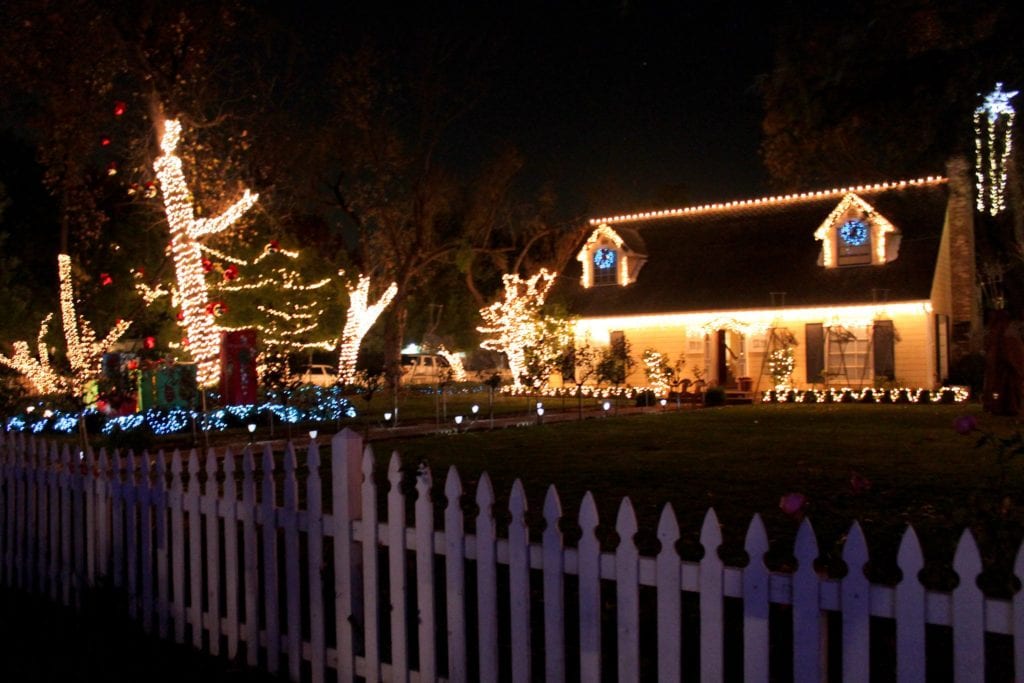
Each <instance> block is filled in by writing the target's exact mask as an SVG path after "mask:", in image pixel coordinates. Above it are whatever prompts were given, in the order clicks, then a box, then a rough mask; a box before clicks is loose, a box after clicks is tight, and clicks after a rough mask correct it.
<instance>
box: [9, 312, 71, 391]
mask: <svg viewBox="0 0 1024 683" xmlns="http://www.w3.org/2000/svg"><path fill="white" fill-rule="evenodd" d="M52 319H53V314H52V313H51V314H50V315H48V316H46V317H45V318H43V322H42V323H40V324H39V334H38V336H37V337H36V351H37V354H38V357H33V355H32V352H31V350H30V349H29V345H28V342H26V341H16V342H14V354H13V355H12V356H9V357H8V356H5V355H4V354H2V353H0V364H2V365H6V366H7V367H9V368H11V369H12V370H14V371H15V372H19V373H21V374H22V376H24V377H25V379H27V380H28V382H29V383H30V384H31V385H32V387H33V389H35V391H36V392H37V393H40V394H55V393H57V392H59V391H61V389H62V388H63V384H64V382H63V380H62V379H61V377H60V376H59V375H58V374H57V373H56V372H54V371H53V367H52V366H51V365H50V352H49V351H48V350H47V348H46V342H45V341H44V340H43V338H44V337H45V336H46V332H47V328H48V327H49V325H50V321H51V320H52Z"/></svg>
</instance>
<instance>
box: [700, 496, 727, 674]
mask: <svg viewBox="0 0 1024 683" xmlns="http://www.w3.org/2000/svg"><path fill="white" fill-rule="evenodd" d="M700 544H701V546H702V547H703V548H704V557H703V558H702V559H701V561H700V614H701V620H700V622H701V623H700V678H701V681H702V682H703V683H713V682H714V681H721V680H723V678H724V677H725V673H724V671H723V666H724V664H725V650H724V645H725V643H724V633H725V614H724V607H723V604H722V596H723V592H722V583H723V578H722V570H723V566H722V560H721V558H720V557H719V556H718V548H719V546H721V545H722V529H721V527H720V526H719V524H718V516H717V515H716V514H715V511H714V509H713V508H709V509H708V511H707V513H706V514H705V515H704V525H703V526H702V527H701V531H700Z"/></svg>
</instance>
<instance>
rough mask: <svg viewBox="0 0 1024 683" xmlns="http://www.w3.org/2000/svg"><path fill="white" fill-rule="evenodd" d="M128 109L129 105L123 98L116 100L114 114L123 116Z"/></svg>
mask: <svg viewBox="0 0 1024 683" xmlns="http://www.w3.org/2000/svg"><path fill="white" fill-rule="evenodd" d="M126 111H128V105H127V104H125V103H124V102H122V101H121V100H118V101H117V102H114V116H121V115H123V114H124V113H125V112H126Z"/></svg>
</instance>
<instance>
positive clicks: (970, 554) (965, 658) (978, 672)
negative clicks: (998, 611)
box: [953, 529, 985, 683]
mask: <svg viewBox="0 0 1024 683" xmlns="http://www.w3.org/2000/svg"><path fill="white" fill-rule="evenodd" d="M953 571H955V572H956V573H957V576H959V577H960V583H959V584H957V587H956V588H954V589H953V679H954V680H955V681H957V683H969V682H971V681H984V680H985V657H984V651H985V620H984V614H985V612H984V600H985V598H984V596H983V595H982V593H981V589H980V588H978V584H977V578H978V575H979V574H981V555H980V553H979V552H978V546H977V544H975V542H974V536H973V535H972V534H971V531H970V529H965V530H964V532H963V534H961V536H960V542H959V543H958V544H957V549H956V554H955V555H954V556H953Z"/></svg>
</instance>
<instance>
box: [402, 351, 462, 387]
mask: <svg viewBox="0 0 1024 683" xmlns="http://www.w3.org/2000/svg"><path fill="white" fill-rule="evenodd" d="M450 378H451V365H449V364H448V361H447V360H445V358H444V356H438V355H435V354H432V353H403V354H402V382H404V383H405V384H437V383H438V382H441V381H445V380H448V379H450Z"/></svg>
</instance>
